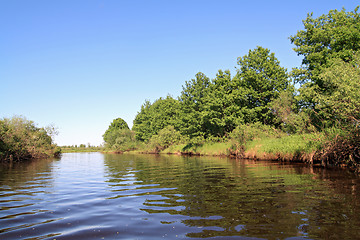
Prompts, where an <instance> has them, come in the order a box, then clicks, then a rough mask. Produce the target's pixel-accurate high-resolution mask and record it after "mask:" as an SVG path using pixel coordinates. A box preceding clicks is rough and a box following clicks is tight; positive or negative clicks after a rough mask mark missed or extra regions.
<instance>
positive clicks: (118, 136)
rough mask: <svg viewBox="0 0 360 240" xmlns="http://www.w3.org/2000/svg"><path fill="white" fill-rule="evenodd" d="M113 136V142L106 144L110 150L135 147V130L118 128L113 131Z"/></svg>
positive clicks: (122, 150) (125, 149) (132, 148)
mask: <svg viewBox="0 0 360 240" xmlns="http://www.w3.org/2000/svg"><path fill="white" fill-rule="evenodd" d="M113 138H115V142H114V144H113V145H111V146H108V147H110V148H111V149H112V150H115V151H121V152H124V151H128V150H134V149H136V148H137V142H136V139H135V132H134V131H131V130H130V129H118V130H116V131H114V132H113Z"/></svg>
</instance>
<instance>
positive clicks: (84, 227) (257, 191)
mask: <svg viewBox="0 0 360 240" xmlns="http://www.w3.org/2000/svg"><path fill="white" fill-rule="evenodd" d="M359 187H360V179H359V177H357V176H356V175H354V174H352V173H349V172H347V171H345V170H339V169H323V168H316V167H309V166H305V165H302V164H284V163H283V164H281V163H277V162H262V161H251V160H243V159H228V158H214V157H183V156H155V155H130V154H123V155H116V154H101V153H65V154H63V155H62V157H61V158H60V159H44V160H38V161H32V162H27V163H21V164H13V165H6V164H2V165H0V239H7V240H8V239H16V240H17V239H56V240H61V239H76V240H78V239H162V238H167V239H176V238H179V239H184V238H186V239H196V238H210V239H359V238H360V235H359V233H360V192H359V189H360V188H359Z"/></svg>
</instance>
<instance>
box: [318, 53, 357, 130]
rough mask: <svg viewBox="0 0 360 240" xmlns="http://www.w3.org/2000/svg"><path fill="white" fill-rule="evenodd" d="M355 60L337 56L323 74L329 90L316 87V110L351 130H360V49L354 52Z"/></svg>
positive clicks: (323, 79)
mask: <svg viewBox="0 0 360 240" xmlns="http://www.w3.org/2000/svg"><path fill="white" fill-rule="evenodd" d="M351 57H352V59H353V61H351V62H344V61H343V60H341V59H333V60H332V61H331V63H330V64H331V65H330V66H329V67H328V68H325V69H324V70H323V72H322V73H321V74H320V76H319V77H320V79H321V80H322V81H323V84H324V86H327V88H328V89H329V91H326V92H323V93H322V94H319V92H318V91H317V90H316V89H314V99H315V101H316V102H318V105H316V110H318V111H319V112H322V113H323V115H324V116H326V117H327V118H331V119H333V121H335V123H336V125H337V126H338V127H341V128H347V129H348V130H349V131H350V132H353V131H358V130H359V124H360V92H359V91H360V52H357V53H356V54H354V55H353V56H351Z"/></svg>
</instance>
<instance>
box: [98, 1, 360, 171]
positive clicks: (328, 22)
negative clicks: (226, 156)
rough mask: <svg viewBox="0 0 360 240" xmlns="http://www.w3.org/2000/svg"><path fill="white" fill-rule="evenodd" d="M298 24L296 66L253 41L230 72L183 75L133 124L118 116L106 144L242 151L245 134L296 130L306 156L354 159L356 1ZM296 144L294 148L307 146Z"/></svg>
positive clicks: (283, 134)
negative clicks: (218, 145)
mask: <svg viewBox="0 0 360 240" xmlns="http://www.w3.org/2000/svg"><path fill="white" fill-rule="evenodd" d="M303 24H304V29H303V30H299V31H298V32H297V33H296V34H295V35H294V36H290V41H291V43H292V44H294V48H293V49H294V51H295V52H296V53H297V54H298V55H299V56H302V57H303V60H302V64H301V66H299V67H297V68H294V69H292V70H291V71H288V70H287V69H285V68H284V67H282V66H281V64H280V62H279V60H278V59H277V58H276V57H275V54H274V53H272V52H271V51H270V50H269V49H267V48H264V47H261V46H258V47H256V48H255V49H252V50H249V52H248V53H247V54H246V55H244V56H242V57H239V58H238V59H237V66H236V73H235V74H234V76H232V75H231V74H230V71H229V70H219V71H218V73H217V75H216V77H215V78H214V79H210V78H208V77H207V76H206V75H205V74H204V73H201V72H199V73H197V74H196V75H195V78H194V79H191V80H190V81H186V82H185V84H184V85H183V87H182V92H181V94H180V96H179V97H177V98H173V97H172V96H166V97H164V98H162V97H160V98H159V99H157V100H155V101H154V102H150V101H145V103H144V104H143V105H142V106H141V109H140V111H139V112H138V114H137V115H136V117H135V120H134V122H133V127H132V130H130V129H129V127H128V126H127V124H126V122H125V121H124V120H122V119H121V118H118V119H115V120H114V121H113V122H112V123H111V125H110V126H109V129H108V130H107V131H106V132H105V134H104V135H103V137H104V141H105V144H106V147H107V148H108V149H110V150H114V151H126V150H131V149H152V150H153V151H154V152H159V151H161V150H164V149H166V148H168V147H169V146H172V145H174V144H178V145H179V144H184V148H185V149H183V150H186V148H188V147H191V146H199V145H202V144H205V143H209V142H229V141H232V142H233V144H232V147H231V149H232V150H233V151H235V152H244V151H245V150H246V146H248V145H249V144H248V143H249V141H255V140H258V139H261V138H262V139H269V138H270V139H273V140H272V141H273V142H274V141H279V140H278V139H284V138H289V137H291V136H297V137H296V139H298V140H296V141H295V142H298V141H301V139H306V144H305V145H304V146H306V147H305V148H308V150H309V149H312V151H313V153H312V155H311V157H310V159H311V161H312V160H313V158H314V156H315V158H317V159H318V160H319V161H321V162H322V163H324V164H326V163H335V164H343V163H344V162H345V163H346V164H352V165H357V164H358V163H359V161H360V150H359V146H360V144H359V143H360V140H359V133H360V131H359V121H360V94H359V93H360V91H359V89H360V52H359V51H360V15H359V13H358V7H357V8H356V9H355V10H354V11H351V12H346V10H345V9H342V10H341V11H338V10H331V11H330V12H329V13H327V14H324V15H321V16H320V17H318V18H313V16H312V14H308V16H307V18H306V19H305V20H303ZM298 136H304V137H298ZM309 136H310V137H309ZM276 139H277V140H276ZM294 139H295V138H294V137H293V140H294ZM312 142H313V143H314V142H315V143H319V144H321V146H319V145H317V144H312ZM285 143H286V141H284V144H285ZM247 144H248V145H247ZM250 145H251V144H250ZM260 145H262V144H260ZM234 146H235V147H234ZM254 148H256V147H254ZM301 149H302V150H301V151H303V149H304V148H301ZM283 151H287V150H283ZM299 151H300V150H299ZM299 151H297V152H296V151H295V152H296V153H293V156H294V155H297V156H298V155H301V154H304V153H302V152H301V151H300V152H299ZM293 152H294V151H293ZM306 152H307V153H309V152H308V151H306ZM279 153H281V150H279V151H278V153H276V154H279Z"/></svg>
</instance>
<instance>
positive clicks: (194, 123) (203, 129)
mask: <svg viewBox="0 0 360 240" xmlns="http://www.w3.org/2000/svg"><path fill="white" fill-rule="evenodd" d="M210 84H211V83H210V79H209V78H208V77H206V76H205V74H203V73H201V72H199V73H197V74H196V75H195V79H191V80H190V81H186V82H185V86H183V90H182V92H181V95H180V98H179V100H180V109H181V115H180V131H181V133H182V134H183V135H187V136H189V137H190V138H193V137H197V136H206V135H208V133H209V129H211V123H210V122H209V119H210V117H209V116H208V112H207V111H204V110H205V109H206V102H207V99H208V93H209V90H210Z"/></svg>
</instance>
